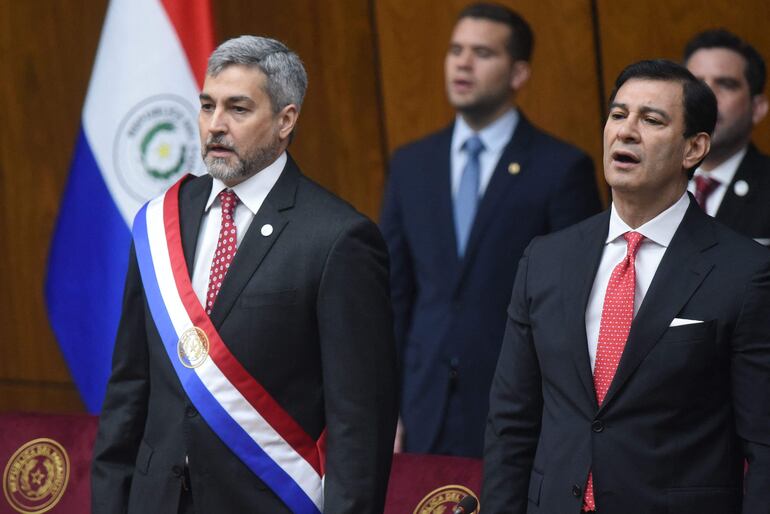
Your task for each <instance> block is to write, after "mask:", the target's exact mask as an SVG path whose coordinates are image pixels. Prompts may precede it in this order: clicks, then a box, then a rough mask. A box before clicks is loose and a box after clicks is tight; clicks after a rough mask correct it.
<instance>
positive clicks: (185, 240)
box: [179, 175, 212, 279]
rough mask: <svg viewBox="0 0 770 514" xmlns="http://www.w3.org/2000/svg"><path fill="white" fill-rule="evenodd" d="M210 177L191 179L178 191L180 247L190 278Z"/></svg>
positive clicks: (207, 196)
mask: <svg viewBox="0 0 770 514" xmlns="http://www.w3.org/2000/svg"><path fill="white" fill-rule="evenodd" d="M211 184H212V179H211V177H210V176H208V175H206V176H205V177H201V178H199V179H191V180H189V181H187V183H186V184H184V185H183V186H182V188H181V190H180V192H179V220H180V221H179V225H180V228H179V230H180V231H181V233H182V249H183V250H184V260H185V261H186V262H187V269H188V271H189V273H190V275H191V276H190V279H192V272H193V266H194V264H195V247H196V246H197V244H198V232H200V227H201V220H202V219H203V211H204V209H205V208H206V200H208V198H209V194H210V193H211Z"/></svg>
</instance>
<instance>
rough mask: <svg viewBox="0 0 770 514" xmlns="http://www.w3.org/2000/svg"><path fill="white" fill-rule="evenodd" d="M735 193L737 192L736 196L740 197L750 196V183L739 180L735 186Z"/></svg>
mask: <svg viewBox="0 0 770 514" xmlns="http://www.w3.org/2000/svg"><path fill="white" fill-rule="evenodd" d="M733 191H735V194H736V195H738V196H746V195H747V194H749V183H748V182H746V181H745V180H739V181H738V182H736V183H735V185H734V186H733Z"/></svg>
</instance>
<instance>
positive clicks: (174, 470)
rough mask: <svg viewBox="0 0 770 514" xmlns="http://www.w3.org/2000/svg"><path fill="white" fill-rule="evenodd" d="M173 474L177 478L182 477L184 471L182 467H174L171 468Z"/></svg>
mask: <svg viewBox="0 0 770 514" xmlns="http://www.w3.org/2000/svg"><path fill="white" fill-rule="evenodd" d="M171 473H173V475H174V476H175V477H181V476H182V473H184V470H183V469H182V466H177V465H174V466H172V467H171Z"/></svg>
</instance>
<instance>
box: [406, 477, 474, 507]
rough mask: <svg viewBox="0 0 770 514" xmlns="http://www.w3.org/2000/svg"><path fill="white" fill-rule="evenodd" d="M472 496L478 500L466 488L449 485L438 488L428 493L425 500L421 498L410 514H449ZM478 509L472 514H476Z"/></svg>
mask: <svg viewBox="0 0 770 514" xmlns="http://www.w3.org/2000/svg"><path fill="white" fill-rule="evenodd" d="M468 495H470V496H473V497H474V498H476V501H478V500H479V498H478V496H476V495H475V494H474V493H473V491H471V490H470V489H468V488H467V487H464V486H461V485H458V484H451V485H445V486H443V487H439V488H438V489H436V490H433V491H431V492H429V493H428V494H427V495H426V496H425V498H423V499H422V500H421V501H420V503H418V504H417V507H416V508H415V509H414V512H413V513H412V514H449V513H450V512H452V509H454V507H455V506H456V505H457V504H458V503H459V502H460V500H462V499H463V498H465V497H466V496H468ZM478 511H479V508H478V507H476V510H474V511H473V512H474V513H476V512H478Z"/></svg>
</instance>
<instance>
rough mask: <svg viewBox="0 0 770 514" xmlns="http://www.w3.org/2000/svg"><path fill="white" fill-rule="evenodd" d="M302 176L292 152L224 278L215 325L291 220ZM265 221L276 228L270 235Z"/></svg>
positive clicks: (215, 303)
mask: <svg viewBox="0 0 770 514" xmlns="http://www.w3.org/2000/svg"><path fill="white" fill-rule="evenodd" d="M299 177H300V172H299V168H297V165H296V164H295V163H294V160H293V159H292V158H291V156H289V158H288V160H287V161H286V166H285V167H284V169H283V172H282V173H281V176H280V177H279V179H278V181H277V182H276V183H275V186H273V189H272V190H271V191H270V193H269V194H268V195H267V198H265V201H264V203H263V204H262V206H261V207H260V209H259V212H257V214H256V215H255V216H254V219H253V220H252V222H251V225H250V226H249V230H248V231H247V232H246V234H245V235H244V237H243V239H242V241H241V244H240V246H239V247H238V251H237V252H236V253H235V259H233V264H232V266H230V269H229V271H228V272H227V275H226V276H225V279H224V281H223V282H222V288H221V289H220V291H219V294H218V295H217V299H216V301H215V302H214V307H213V309H212V311H211V321H212V323H213V324H214V326H215V327H217V328H219V327H220V326H221V324H222V322H223V321H224V319H225V318H227V315H228V314H229V313H230V311H231V310H232V308H233V306H234V305H235V302H236V300H238V298H239V297H240V295H241V292H242V291H243V288H244V287H246V284H247V283H248V281H249V280H250V279H251V277H252V276H253V275H254V272H255V271H256V270H257V268H258V267H259V265H260V264H261V263H262V260H263V259H264V258H265V255H267V253H268V252H269V251H270V248H272V246H273V244H274V243H275V242H276V241H277V240H278V238H279V237H280V236H281V232H283V229H284V228H285V227H286V225H287V224H288V223H289V216H288V214H287V212H286V211H287V210H289V209H291V208H292V207H293V206H294V201H295V197H296V192H297V186H298V181H299ZM265 225H270V226H272V228H273V230H272V233H270V234H269V235H267V236H265V235H262V227H263V226H265Z"/></svg>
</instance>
